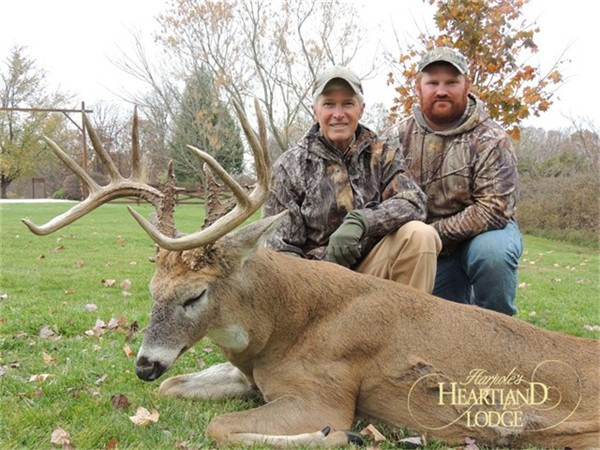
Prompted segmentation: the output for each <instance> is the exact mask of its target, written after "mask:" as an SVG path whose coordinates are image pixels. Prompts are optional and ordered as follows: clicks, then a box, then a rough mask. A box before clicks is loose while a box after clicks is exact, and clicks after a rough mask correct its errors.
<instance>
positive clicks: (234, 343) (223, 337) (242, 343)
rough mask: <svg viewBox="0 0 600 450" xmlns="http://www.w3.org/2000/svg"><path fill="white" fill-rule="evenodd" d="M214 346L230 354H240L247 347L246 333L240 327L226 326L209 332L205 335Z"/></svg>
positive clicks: (248, 340) (235, 325)
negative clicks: (230, 352) (228, 351)
mask: <svg viewBox="0 0 600 450" xmlns="http://www.w3.org/2000/svg"><path fill="white" fill-rule="evenodd" d="M206 336H207V337H209V338H210V339H211V340H212V341H213V342H214V343H215V344H217V345H219V346H221V347H223V348H226V349H227V350H230V351H232V352H241V351H244V350H245V349H246V347H248V343H249V342H250V339H249V337H248V333H247V332H246V330H244V328H242V327H241V326H240V325H237V324H234V325H228V326H226V327H223V328H215V329H212V330H209V331H208V333H207V334H206Z"/></svg>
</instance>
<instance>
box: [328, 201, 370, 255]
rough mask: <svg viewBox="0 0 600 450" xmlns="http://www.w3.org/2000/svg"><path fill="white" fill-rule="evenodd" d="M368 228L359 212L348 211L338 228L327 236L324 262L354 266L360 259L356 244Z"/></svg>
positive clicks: (364, 218)
mask: <svg viewBox="0 0 600 450" xmlns="http://www.w3.org/2000/svg"><path fill="white" fill-rule="evenodd" d="M368 228H369V223H368V222H367V218H366V217H365V216H364V215H363V214H362V213H361V212H359V211H350V212H349V213H348V214H346V217H344V221H343V222H342V224H341V225H340V226H339V228H338V229H337V230H335V231H334V232H333V233H332V234H331V236H329V245H328V246H327V253H326V254H325V258H324V259H325V261H331V262H334V263H337V264H339V265H341V266H344V267H351V266H353V265H354V264H356V261H358V260H359V258H360V251H359V249H358V242H359V241H360V238H361V237H362V236H363V234H365V233H366V232H367V230H368Z"/></svg>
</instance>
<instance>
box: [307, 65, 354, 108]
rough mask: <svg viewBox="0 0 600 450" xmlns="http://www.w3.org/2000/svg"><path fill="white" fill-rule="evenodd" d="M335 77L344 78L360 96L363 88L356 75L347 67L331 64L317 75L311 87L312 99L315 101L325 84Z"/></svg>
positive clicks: (323, 89)
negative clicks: (331, 65)
mask: <svg viewBox="0 0 600 450" xmlns="http://www.w3.org/2000/svg"><path fill="white" fill-rule="evenodd" d="M336 78H341V79H342V80H344V81H345V82H346V83H348V84H349V85H350V88H352V90H353V91H354V92H355V93H356V94H358V95H359V96H361V97H362V95H363V88H362V84H361V82H360V79H359V78H358V76H357V75H356V74H355V73H354V72H352V71H351V70H350V69H348V68H347V67H344V66H333V67H331V68H329V69H327V70H325V71H323V72H321V73H320V74H319V76H318V77H317V79H316V81H315V85H314V88H313V100H314V101H316V100H317V97H318V96H319V95H321V94H322V93H323V91H325V88H326V87H327V84H329V82H330V81H331V80H334V79H336Z"/></svg>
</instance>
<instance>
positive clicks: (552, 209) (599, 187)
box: [517, 172, 600, 245]
mask: <svg viewBox="0 0 600 450" xmlns="http://www.w3.org/2000/svg"><path fill="white" fill-rule="evenodd" d="M599 198H600V183H599V178H598V175H597V174H595V173H590V172H588V173H580V174H577V175H573V176H569V177H566V176H557V177H544V178H541V177H532V176H528V175H525V176H521V178H520V201H519V203H518V208H517V220H518V221H519V226H520V227H521V229H522V230H523V231H525V232H527V233H530V234H537V235H542V236H544V237H550V238H555V239H564V240H568V241H571V242H574V243H578V244H587V245H590V244H595V245H597V244H598V241H599V237H600V203H599V200H598V199H599Z"/></svg>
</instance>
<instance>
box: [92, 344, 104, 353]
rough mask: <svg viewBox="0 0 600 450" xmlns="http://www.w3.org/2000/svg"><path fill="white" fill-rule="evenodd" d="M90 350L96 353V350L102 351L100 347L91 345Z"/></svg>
mask: <svg viewBox="0 0 600 450" xmlns="http://www.w3.org/2000/svg"><path fill="white" fill-rule="evenodd" d="M92 350H94V351H95V352H97V351H98V350H102V347H100V346H99V345H98V344H94V345H92Z"/></svg>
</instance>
